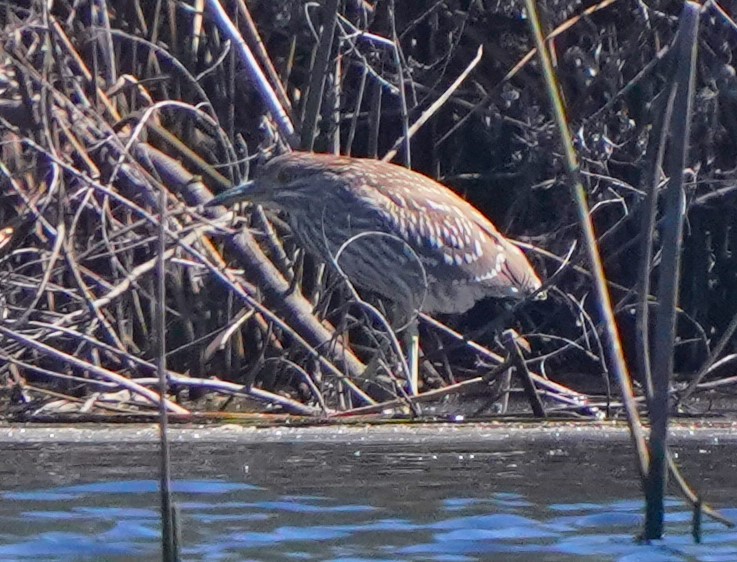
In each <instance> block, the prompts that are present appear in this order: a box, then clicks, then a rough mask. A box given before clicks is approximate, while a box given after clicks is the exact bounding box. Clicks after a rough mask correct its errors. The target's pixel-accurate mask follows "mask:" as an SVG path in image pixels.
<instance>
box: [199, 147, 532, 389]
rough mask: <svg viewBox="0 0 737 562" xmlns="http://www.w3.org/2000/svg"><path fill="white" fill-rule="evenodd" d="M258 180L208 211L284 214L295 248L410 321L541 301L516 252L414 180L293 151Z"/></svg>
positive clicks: (395, 169) (468, 208)
mask: <svg viewBox="0 0 737 562" xmlns="http://www.w3.org/2000/svg"><path fill="white" fill-rule="evenodd" d="M259 172H260V173H259V174H258V175H257V177H256V179H255V180H253V181H249V182H246V183H244V184H241V185H239V186H237V187H234V188H232V189H229V190H227V191H225V192H223V193H220V194H219V195H217V196H215V197H214V198H213V199H211V200H210V201H209V202H208V203H207V206H216V205H224V206H230V205H233V204H235V203H238V202H241V201H248V202H251V203H254V204H259V205H262V206H263V207H265V208H270V209H274V210H277V211H283V212H285V213H286V215H287V221H288V224H289V226H290V228H291V230H292V232H293V234H294V237H295V238H296V241H297V243H298V245H299V246H301V247H302V248H303V249H304V250H306V251H307V252H308V253H309V254H311V255H312V256H314V257H316V258H317V259H318V260H319V261H321V262H324V263H326V264H332V266H333V267H335V268H337V269H338V270H339V272H341V273H342V274H343V275H344V276H345V277H346V278H347V279H348V280H349V281H350V282H351V283H352V284H354V285H355V286H356V287H358V288H359V289H363V290H367V291H370V292H373V293H375V294H377V295H378V296H379V297H380V298H381V299H382V300H387V301H389V302H390V303H393V304H394V305H396V307H397V308H398V309H399V310H400V311H404V315H405V317H407V318H409V317H410V316H411V315H415V316H416V314H417V313H418V312H424V313H427V314H429V315H434V314H460V313H463V312H466V311H467V310H469V309H470V308H472V307H473V306H474V305H475V304H476V302H477V301H479V300H482V299H484V298H486V297H495V298H504V299H506V298H511V299H522V298H525V297H526V296H529V295H532V294H535V293H537V294H540V288H541V285H542V283H541V281H540V278H539V277H538V276H537V274H536V273H535V270H534V269H533V267H532V266H531V265H530V262H529V261H528V260H527V258H526V257H525V255H524V254H523V253H522V251H521V250H520V249H519V248H518V247H517V246H515V245H514V244H513V243H512V242H510V241H509V240H508V239H506V238H505V237H504V236H503V235H502V234H501V233H500V232H499V230H497V228H496V227H495V226H494V224H493V223H492V222H491V221H490V220H489V219H488V218H486V216H484V214H483V213H481V212H480V211H479V210H478V209H476V208H475V207H474V206H473V205H471V204H470V203H469V202H468V201H466V200H464V199H463V198H461V197H460V196H459V195H457V194H456V193H455V192H453V191H452V190H451V189H449V188H447V187H445V186H444V185H442V184H440V183H439V182H437V181H435V180H433V179H431V178H430V177H428V176H425V175H423V174H421V173H419V172H415V171H413V170H410V169H408V168H405V167H402V166H399V165H396V164H392V163H388V162H382V161H380V160H375V159H370V158H355V157H349V156H337V155H331V154H318V153H311V152H298V151H295V152H288V153H285V154H282V155H280V156H276V157H274V158H272V159H271V160H269V161H268V162H267V163H266V164H264V165H263V166H262V167H261V169H260V170H259ZM415 369H416V367H415ZM413 377H416V375H413ZM415 384H416V382H415Z"/></svg>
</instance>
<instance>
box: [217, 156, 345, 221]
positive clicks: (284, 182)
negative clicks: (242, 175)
mask: <svg viewBox="0 0 737 562" xmlns="http://www.w3.org/2000/svg"><path fill="white" fill-rule="evenodd" d="M326 164H327V163H326V162H322V161H321V159H319V158H317V159H316V158H315V155H312V154H304V153H298V152H292V153H288V154H283V155H281V156H277V157H276V158H273V159H272V160H270V161H269V162H268V163H267V164H265V165H264V166H263V167H262V168H261V170H260V171H259V174H258V176H257V177H256V179H255V180H252V181H248V182H246V183H243V184H241V185H239V186H236V187H234V188H232V189H228V190H227V191H224V192H223V193H220V194H219V195H217V196H216V197H213V198H212V199H211V200H210V201H208V203H207V204H206V206H207V207H213V206H216V205H225V206H230V205H234V204H235V203H239V202H241V201H248V202H250V203H255V204H258V205H264V206H266V207H271V208H275V209H278V210H285V211H289V210H294V209H299V207H300V206H301V205H304V204H306V203H307V202H308V201H309V200H311V199H312V200H314V198H315V197H319V193H316V190H319V189H321V187H324V186H326V185H327V184H329V183H330V181H331V173H330V171H329V167H328V166H326Z"/></svg>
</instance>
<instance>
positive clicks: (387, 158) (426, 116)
mask: <svg viewBox="0 0 737 562" xmlns="http://www.w3.org/2000/svg"><path fill="white" fill-rule="evenodd" d="M483 54H484V47H483V45H479V48H478V50H477V51H476V56H475V57H474V58H473V60H472V61H471V62H470V63H469V65H468V66H467V67H466V70H464V71H463V72H461V74H460V76H458V78H456V79H455V81H454V82H453V83H452V84H451V85H450V86H449V87H448V89H447V90H445V91H444V92H443V93H442V95H441V96H440V97H439V98H438V99H437V100H435V102H433V104H432V105H431V106H430V107H428V108H427V109H426V110H425V111H423V112H422V115H420V118H419V119H418V120H417V121H415V122H414V123H412V125H410V127H409V129H407V135H406V138H405V137H404V136H402V137H401V138H399V139H397V141H396V142H395V143H394V146H392V147H391V149H390V150H389V152H387V153H386V154H384V156H383V157H382V159H381V160H382V161H383V162H391V161H392V160H393V159H394V157H395V156H396V155H397V152H398V151H399V148H400V147H401V146H402V145H403V144H404V143H406V142H409V139H411V138H412V137H413V136H414V135H415V133H416V132H417V131H419V130H420V129H421V128H422V126H423V125H424V124H425V123H427V122H428V121H429V120H430V118H431V117H432V116H433V115H435V113H437V111H438V110H439V109H440V108H441V107H442V106H443V105H444V104H445V102H446V101H448V99H449V98H450V96H452V95H453V93H454V92H455V91H456V90H457V89H458V87H459V86H460V85H461V84H462V83H463V81H464V80H465V79H466V78H468V75H469V74H471V71H472V70H473V69H474V68H476V65H478V63H479V62H480V61H481V57H482V56H483Z"/></svg>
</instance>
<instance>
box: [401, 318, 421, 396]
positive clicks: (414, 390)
mask: <svg viewBox="0 0 737 562" xmlns="http://www.w3.org/2000/svg"><path fill="white" fill-rule="evenodd" d="M404 338H405V347H406V349H407V363H408V365H409V380H408V381H407V382H408V384H409V393H410V395H411V396H417V394H418V393H419V385H420V330H419V322H418V319H417V317H415V318H413V319H412V320H410V321H409V324H408V325H407V327H406V328H405V330H404Z"/></svg>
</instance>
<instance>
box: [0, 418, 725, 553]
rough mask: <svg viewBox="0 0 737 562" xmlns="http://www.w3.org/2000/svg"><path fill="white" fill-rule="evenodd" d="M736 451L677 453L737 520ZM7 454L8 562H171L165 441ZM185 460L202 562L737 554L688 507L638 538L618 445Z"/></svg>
mask: <svg viewBox="0 0 737 562" xmlns="http://www.w3.org/2000/svg"><path fill="white" fill-rule="evenodd" d="M259 441H261V442H259ZM734 445H735V443H734V440H732V441H731V442H721V441H719V440H711V441H709V440H703V441H698V440H692V441H690V442H688V443H684V444H683V445H682V446H681V447H676V448H675V450H676V452H677V454H678V456H679V462H680V465H681V466H682V468H683V470H684V473H685V474H687V475H688V476H689V477H690V478H691V479H692V481H694V482H697V483H698V484H699V485H700V486H701V489H702V490H703V491H704V492H705V493H706V495H707V498H708V499H709V501H711V502H713V503H714V504H715V505H716V506H717V507H722V508H727V509H725V514H726V515H728V516H730V517H732V518H733V519H734V518H737V509H735V506H737V485H736V484H737V472H736V471H735V465H736V464H737V457H735V455H734V454H733V452H732V451H733V450H734ZM0 446H1V447H2V449H3V451H2V457H0V477H1V478H2V482H3V483H4V490H3V493H2V494H1V495H0V559H2V560H23V559H31V558H36V559H39V560H61V559H63V560H80V559H90V560H157V559H160V554H159V533H160V523H159V500H158V496H157V486H158V483H157V480H156V478H157V470H158V457H157V453H156V446H155V444H153V443H114V442H112V441H111V442H106V443H75V444H71V443H54V442H47V443H30V444H29V443H10V442H7V443H2V444H0ZM172 460H173V465H174V478H175V483H174V490H175V493H176V502H177V505H178V508H179V510H180V521H181V523H182V541H181V542H182V555H183V558H184V559H187V560H290V559H296V560H335V561H338V560H340V561H348V560H351V561H359V560H418V561H419V560H438V561H466V560H489V559H498V560H520V561H521V560H530V559H532V558H533V557H534V559H535V560H536V561H546V560H551V561H552V560H571V559H585V558H588V559H591V560H626V561H631V560H709V561H714V560H737V533H735V532H734V531H732V530H727V529H724V528H723V527H721V526H719V525H717V524H715V523H711V522H706V524H705V533H704V534H705V543H704V544H702V545H695V544H693V541H692V540H691V538H690V534H689V523H690V519H691V514H690V511H689V508H688V506H686V505H685V504H684V503H683V502H681V501H680V500H678V499H675V498H671V499H670V501H669V504H668V527H667V528H668V538H667V539H666V540H665V541H663V542H662V543H659V544H657V545H652V546H648V547H642V546H638V545H636V544H635V542H634V540H633V537H634V535H635V534H636V533H637V532H638V531H639V530H640V527H641V524H642V515H641V513H642V499H641V493H640V490H639V488H638V485H637V480H636V476H635V470H634V464H633V463H634V461H633V458H632V452H631V449H630V447H629V444H628V442H627V440H626V439H624V438H619V437H618V438H616V439H606V440H601V439H599V440H597V439H596V438H595V435H594V437H593V438H590V437H589V438H584V439H577V438H576V437H575V436H573V438H570V437H569V438H567V439H564V440H558V439H555V438H552V437H548V438H544V439H540V438H538V439H534V440H524V439H510V440H497V439H491V440H489V439H480V438H478V436H473V439H470V436H468V438H467V439H466V440H464V439H463V433H462V432H461V433H460V434H458V435H456V436H455V438H454V439H452V440H451V439H439V440H432V439H429V440H425V442H421V443H412V442H411V441H410V440H407V441H392V440H382V441H372V439H371V438H370V436H369V437H368V438H366V436H365V435H364V436H362V437H361V438H356V439H351V438H344V439H340V440H338V441H331V440H330V439H324V440H321V439H311V440H309V441H308V442H302V441H300V440H299V439H294V440H291V441H289V440H283V439H282V440H277V441H269V439H268V438H266V439H263V440H259V439H258V438H257V439H249V440H247V441H246V442H239V441H237V440H236V441H233V442H206V443H198V442H192V441H191V440H186V441H179V442H174V443H173V444H172ZM729 508H732V509H729Z"/></svg>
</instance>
